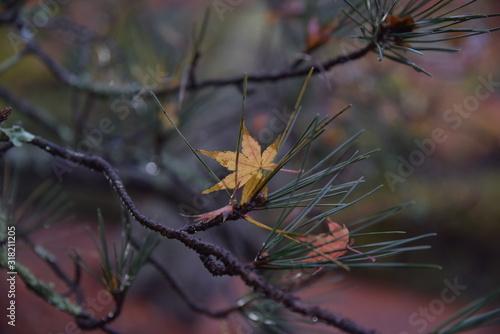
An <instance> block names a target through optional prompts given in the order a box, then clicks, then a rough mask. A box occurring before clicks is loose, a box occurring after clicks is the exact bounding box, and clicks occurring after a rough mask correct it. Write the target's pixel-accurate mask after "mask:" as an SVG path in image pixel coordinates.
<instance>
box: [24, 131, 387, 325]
mask: <svg viewBox="0 0 500 334" xmlns="http://www.w3.org/2000/svg"><path fill="white" fill-rule="evenodd" d="M28 142H29V143H30V144H32V145H34V146H36V147H38V148H40V149H41V150H43V151H45V152H47V153H49V154H52V155H53V156H56V157H59V158H62V159H64V160H67V161H71V162H73V163H77V164H80V165H82V166H83V167H86V168H88V169H90V170H94V171H96V172H99V173H102V174H103V175H104V176H105V177H106V178H107V179H108V181H109V183H110V185H111V187H112V189H113V191H114V192H115V193H116V195H118V197H119V198H120V200H121V202H122V204H123V205H124V207H125V208H126V209H127V211H128V212H129V214H130V215H131V216H132V217H133V218H134V219H135V220H136V221H137V222H138V223H139V224H141V225H142V226H144V227H146V228H148V229H150V230H152V231H155V232H158V233H159V234H161V235H162V236H164V237H166V238H168V239H175V240H178V241H180V242H181V243H183V244H184V245H185V246H186V247H188V248H190V249H192V250H193V251H195V252H196V253H197V254H198V255H199V256H200V257H201V258H210V259H212V260H211V261H203V263H204V265H205V267H206V269H207V270H208V271H209V272H211V273H212V274H214V275H229V276H239V277H240V278H241V279H242V280H243V281H244V282H245V283H246V285H247V286H249V287H251V288H254V289H255V290H256V291H260V292H261V293H262V294H263V295H264V296H266V297H267V298H270V299H272V300H274V301H275V302H278V303H281V304H283V305H284V306H285V307H287V308H288V309H289V310H291V311H293V312H295V313H299V314H303V315H305V316H308V317H316V318H317V319H318V320H319V321H322V322H325V323H326V324H329V325H331V326H334V327H337V328H339V329H341V330H343V331H345V332H347V333H358V334H368V333H372V334H374V333H378V332H377V331H376V330H370V329H366V328H364V327H362V326H360V325H359V324H357V323H356V322H354V321H352V320H350V319H348V318H344V317H341V316H340V315H338V314H336V313H334V312H332V311H329V310H326V309H323V308H321V307H319V306H315V305H309V304H307V303H305V302H303V301H302V300H301V299H300V298H299V297H297V296H295V295H293V294H291V293H288V292H286V291H284V290H282V289H279V288H277V287H275V286H274V285H272V284H270V283H268V282H267V281H266V280H265V279H264V278H263V277H262V276H260V275H258V274H257V273H256V272H255V271H254V270H253V268H252V267H251V266H249V265H246V264H243V263H241V262H240V261H239V260H237V259H236V258H235V257H234V256H233V255H232V254H231V253H229V252H228V251H227V250H225V249H223V248H221V247H220V246H217V245H214V244H211V243H208V242H204V241H202V240H200V239H198V238H194V237H192V236H191V235H190V234H189V233H187V232H185V231H182V230H177V229H174V228H172V227H169V226H166V225H163V224H161V223H159V222H157V221H154V220H152V219H151V218H149V217H147V216H145V215H144V214H142V213H141V212H140V211H139V210H138V209H137V207H136V205H135V203H134V201H133V200H132V199H131V198H130V196H129V195H128V193H127V191H126V189H125V187H124V185H123V183H122V181H121V179H120V177H119V176H118V174H117V173H116V171H115V170H114V168H113V167H112V166H111V165H110V164H109V163H108V162H107V161H106V160H104V159H102V158H100V157H98V156H88V155H84V154H80V153H75V152H72V151H69V150H67V149H65V148H63V147H61V146H58V145H56V144H54V143H52V142H50V141H48V140H46V139H44V138H41V137H38V136H35V137H34V138H33V139H32V140H30V141H28ZM91 325H92V324H91Z"/></svg>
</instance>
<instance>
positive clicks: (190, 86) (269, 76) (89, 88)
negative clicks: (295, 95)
mask: <svg viewBox="0 0 500 334" xmlns="http://www.w3.org/2000/svg"><path fill="white" fill-rule="evenodd" d="M373 48H374V44H372V43H370V44H367V45H366V46H365V47H363V48H361V49H359V50H356V51H353V52H351V53H349V54H346V55H340V56H338V57H335V58H333V59H330V60H327V61H325V62H323V63H321V64H319V66H317V67H316V68H315V69H314V72H313V74H319V73H321V72H323V71H328V70H329V69H331V68H332V67H334V66H337V65H342V64H345V63H348V62H350V61H353V60H356V59H359V58H362V57H363V56H365V55H366V54H367V53H368V52H370V51H371V50H373ZM28 51H29V53H32V54H34V55H36V56H37V57H38V58H39V59H40V60H41V61H42V62H43V63H44V64H45V66H47V68H48V69H49V70H50V71H51V72H52V74H54V75H55V76H56V77H57V78H58V79H59V80H61V81H62V82H63V83H65V84H66V85H68V86H71V87H75V88H77V89H80V90H82V91H86V92H88V93H90V94H92V95H95V96H99V97H106V96H110V95H122V94H138V93H139V92H141V91H143V90H144V89H146V91H147V90H153V89H148V87H140V86H139V85H137V84H133V85H130V86H122V87H120V86H111V87H110V86H109V85H107V84H96V83H92V82H90V81H84V80H83V79H81V78H79V77H78V76H76V75H74V74H73V73H71V72H69V71H68V70H66V69H65V68H64V67H63V66H61V65H60V64H58V63H57V62H56V61H54V60H53V59H52V58H51V57H50V56H49V55H48V54H47V53H45V52H44V51H43V50H42V49H41V48H40V47H39V46H38V45H37V44H36V43H35V42H34V41H31V42H30V44H29V49H28ZM196 61H197V57H194V58H193V63H192V64H191V66H192V68H193V70H194V65H196ZM309 71H310V67H303V68H294V67H291V68H290V67H287V68H285V69H282V70H277V71H271V72H267V73H261V74H249V75H248V77H247V80H248V82H249V83H252V82H255V83H258V82H275V81H280V80H284V79H289V78H297V77H303V76H306V75H308V74H309ZM193 75H194V73H193ZM191 79H192V80H189V81H188V82H187V84H186V85H183V84H179V85H176V86H172V87H166V88H159V89H155V90H153V91H154V93H155V94H156V95H157V96H159V97H161V96H165V95H171V94H175V93H177V92H179V90H181V89H183V90H186V91H191V90H200V89H204V88H209V87H221V86H237V87H238V88H240V87H241V86H242V85H243V75H238V76H234V77H229V78H217V79H207V80H204V81H199V82H196V80H194V77H191Z"/></svg>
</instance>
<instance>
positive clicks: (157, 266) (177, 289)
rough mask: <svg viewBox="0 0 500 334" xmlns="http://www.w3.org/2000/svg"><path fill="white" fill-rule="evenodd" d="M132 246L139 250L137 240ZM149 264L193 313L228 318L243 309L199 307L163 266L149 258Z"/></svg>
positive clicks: (233, 307)
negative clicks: (216, 309) (214, 309)
mask: <svg viewBox="0 0 500 334" xmlns="http://www.w3.org/2000/svg"><path fill="white" fill-rule="evenodd" d="M132 245H134V247H135V248H136V249H138V248H139V243H138V242H137V241H136V240H132ZM147 262H148V263H149V264H151V265H152V266H153V267H154V268H155V269H156V270H157V271H158V272H159V273H160V274H161V275H162V276H163V278H164V279H165V280H166V281H167V282H168V284H169V285H170V287H171V288H172V289H173V290H174V291H175V292H176V293H177V294H178V295H179V296H180V297H181V298H182V299H183V300H184V302H185V303H186V304H187V305H188V306H189V308H191V309H192V310H193V311H195V312H198V313H200V314H203V315H206V316H209V317H212V318H225V317H226V316H228V315H229V314H230V313H232V312H234V311H237V310H239V309H240V308H241V307H240V306H237V305H236V306H232V307H229V308H227V309H224V310H220V311H213V310H211V309H208V308H205V307H203V306H200V305H197V304H196V302H195V301H193V299H192V298H191V297H189V295H187V293H186V292H185V291H184V289H182V288H181V287H180V285H179V283H177V281H176V280H175V279H174V278H173V277H172V275H170V273H169V272H168V271H167V270H166V269H165V268H163V267H162V265H161V264H160V263H159V262H158V261H156V260H155V259H154V258H152V257H149V258H148V260H147Z"/></svg>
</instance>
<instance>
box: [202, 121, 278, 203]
mask: <svg viewBox="0 0 500 334" xmlns="http://www.w3.org/2000/svg"><path fill="white" fill-rule="evenodd" d="M279 139H280V137H279V136H278V138H276V140H275V141H274V143H272V144H271V145H269V146H268V147H267V148H266V149H265V150H264V152H262V148H261V147H260V144H259V143H258V142H257V141H256V140H255V139H254V138H252V136H250V133H249V132H248V130H247V128H246V127H245V125H243V129H242V139H241V152H240V153H239V154H238V152H232V151H223V152H221V151H216V152H208V151H204V150H197V151H198V152H200V153H202V154H204V155H206V156H208V157H210V158H212V159H215V160H217V162H219V163H220V164H221V165H222V166H224V167H226V168H227V169H229V170H230V171H233V173H231V174H229V175H228V176H226V177H225V178H224V179H223V180H221V181H220V182H219V183H217V184H216V185H215V186H213V187H211V188H209V189H206V190H204V191H203V192H202V194H207V193H210V192H212V191H216V190H222V189H239V188H241V187H243V186H244V188H243V194H242V198H241V203H244V202H246V201H247V200H248V199H250V197H251V195H252V194H253V193H254V190H255V189H257V188H258V187H259V185H260V182H261V181H262V180H263V179H264V174H263V171H264V170H273V169H275V168H276V167H277V166H278V165H277V164H275V163H274V162H273V160H274V158H275V157H276V154H277V150H278V142H279ZM237 155H238V165H236V159H237ZM262 192H263V193H264V194H266V192H267V190H266V189H265V188H264V189H263V190H262Z"/></svg>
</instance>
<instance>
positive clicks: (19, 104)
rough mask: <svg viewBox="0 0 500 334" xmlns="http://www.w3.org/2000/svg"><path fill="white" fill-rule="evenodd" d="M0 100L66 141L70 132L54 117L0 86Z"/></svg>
mask: <svg viewBox="0 0 500 334" xmlns="http://www.w3.org/2000/svg"><path fill="white" fill-rule="evenodd" d="M0 98H1V99H3V100H4V101H5V102H7V103H8V104H9V105H11V106H12V107H13V108H15V109H16V110H17V111H19V112H20V113H22V114H24V115H25V116H27V117H29V118H31V119H33V120H34V121H36V123H37V124H40V125H42V126H44V127H45V128H46V129H47V130H49V131H50V132H54V133H57V134H59V136H60V137H62V138H65V139H67V137H68V135H69V134H71V130H70V129H69V128H68V127H66V126H65V125H63V124H62V123H61V122H60V121H59V120H58V119H57V118H56V117H54V116H53V115H52V114H50V113H49V112H47V111H46V110H45V109H42V108H40V107H38V106H36V105H34V104H31V103H29V102H27V101H25V100H22V99H20V98H18V97H17V96H15V95H13V94H12V93H11V92H10V91H9V90H8V89H6V88H4V87H1V86H0Z"/></svg>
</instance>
